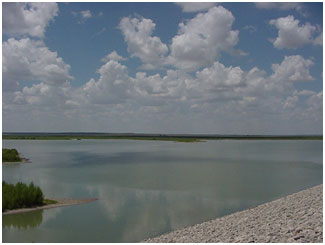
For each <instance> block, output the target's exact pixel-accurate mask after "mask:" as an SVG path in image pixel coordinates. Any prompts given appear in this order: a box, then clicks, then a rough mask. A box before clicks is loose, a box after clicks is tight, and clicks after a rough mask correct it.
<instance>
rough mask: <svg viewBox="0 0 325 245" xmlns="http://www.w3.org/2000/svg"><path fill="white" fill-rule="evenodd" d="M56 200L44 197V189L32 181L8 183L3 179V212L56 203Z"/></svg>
mask: <svg viewBox="0 0 325 245" xmlns="http://www.w3.org/2000/svg"><path fill="white" fill-rule="evenodd" d="M54 203H56V201H53V200H48V199H44V195H43V192H42V190H41V189H40V188H39V187H38V186H35V185H34V184H33V182H31V183H30V184H29V185H26V184H24V183H21V182H18V183H17V184H8V183H6V182H5V181H2V212H3V211H5V210H12V209H18V208H30V207H35V206H43V205H49V204H54Z"/></svg>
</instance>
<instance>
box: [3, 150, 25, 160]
mask: <svg viewBox="0 0 325 245" xmlns="http://www.w3.org/2000/svg"><path fill="white" fill-rule="evenodd" d="M21 161H22V159H21V157H20V156H19V153H18V151H17V150H16V149H6V148H4V149H2V162H21Z"/></svg>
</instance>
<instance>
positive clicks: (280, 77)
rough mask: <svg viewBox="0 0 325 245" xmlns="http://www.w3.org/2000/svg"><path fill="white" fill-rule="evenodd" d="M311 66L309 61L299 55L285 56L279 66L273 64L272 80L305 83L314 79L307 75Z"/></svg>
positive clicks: (311, 62) (311, 63)
mask: <svg viewBox="0 0 325 245" xmlns="http://www.w3.org/2000/svg"><path fill="white" fill-rule="evenodd" d="M311 65H313V61H312V60H310V59H304V58H303V57H302V56H300V55H294V56H285V58H284V60H283V61H282V63H281V64H273V65H272V70H273V72H274V73H273V74H272V76H271V78H272V79H274V80H276V81H280V82H306V81H312V80H314V78H313V77H312V76H311V75H310V73H309V67H310V66H311Z"/></svg>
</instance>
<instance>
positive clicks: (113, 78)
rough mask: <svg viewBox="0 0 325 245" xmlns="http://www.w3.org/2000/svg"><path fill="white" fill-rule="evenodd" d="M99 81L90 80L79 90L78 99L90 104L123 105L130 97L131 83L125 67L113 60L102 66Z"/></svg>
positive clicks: (99, 71)
mask: <svg viewBox="0 0 325 245" xmlns="http://www.w3.org/2000/svg"><path fill="white" fill-rule="evenodd" d="M98 73H99V75H100V77H99V79H98V80H97V81H96V80H95V79H93V78H92V79H90V80H89V81H88V82H87V83H86V84H85V85H84V86H82V88H81V89H80V90H78V93H77V94H78V98H79V99H81V100H82V101H84V100H85V101H84V102H85V103H91V104H118V103H124V102H125V100H126V99H127V98H128V97H129V96H130V95H131V91H130V90H131V89H132V87H131V81H130V77H129V76H128V72H127V68H126V66H124V65H122V64H120V63H119V62H117V61H115V60H109V61H108V62H107V63H105V64H104V65H102V66H101V67H100V68H99V70H98Z"/></svg>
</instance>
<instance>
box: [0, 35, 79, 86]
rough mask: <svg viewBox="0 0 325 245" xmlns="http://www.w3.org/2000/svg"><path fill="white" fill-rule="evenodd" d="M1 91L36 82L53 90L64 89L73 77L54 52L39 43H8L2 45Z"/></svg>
mask: <svg viewBox="0 0 325 245" xmlns="http://www.w3.org/2000/svg"><path fill="white" fill-rule="evenodd" d="M2 50H3V53H2V72H3V76H2V79H3V90H5V91H7V90H16V89H17V88H18V85H19V82H21V81H28V80H39V81H42V82H44V83H45V84H51V85H55V86H64V85H66V84H67V83H68V82H69V81H70V80H71V79H73V77H72V76H71V75H70V74H69V70H70V65H68V64H66V63H65V62H64V61H63V59H62V58H61V57H58V55H57V53H56V52H53V51H51V50H49V49H48V48H47V47H46V46H45V45H44V43H43V42H42V41H37V40H31V39H29V38H24V39H20V40H16V39H13V38H10V39H8V40H7V41H6V42H4V43H3V44H2Z"/></svg>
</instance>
